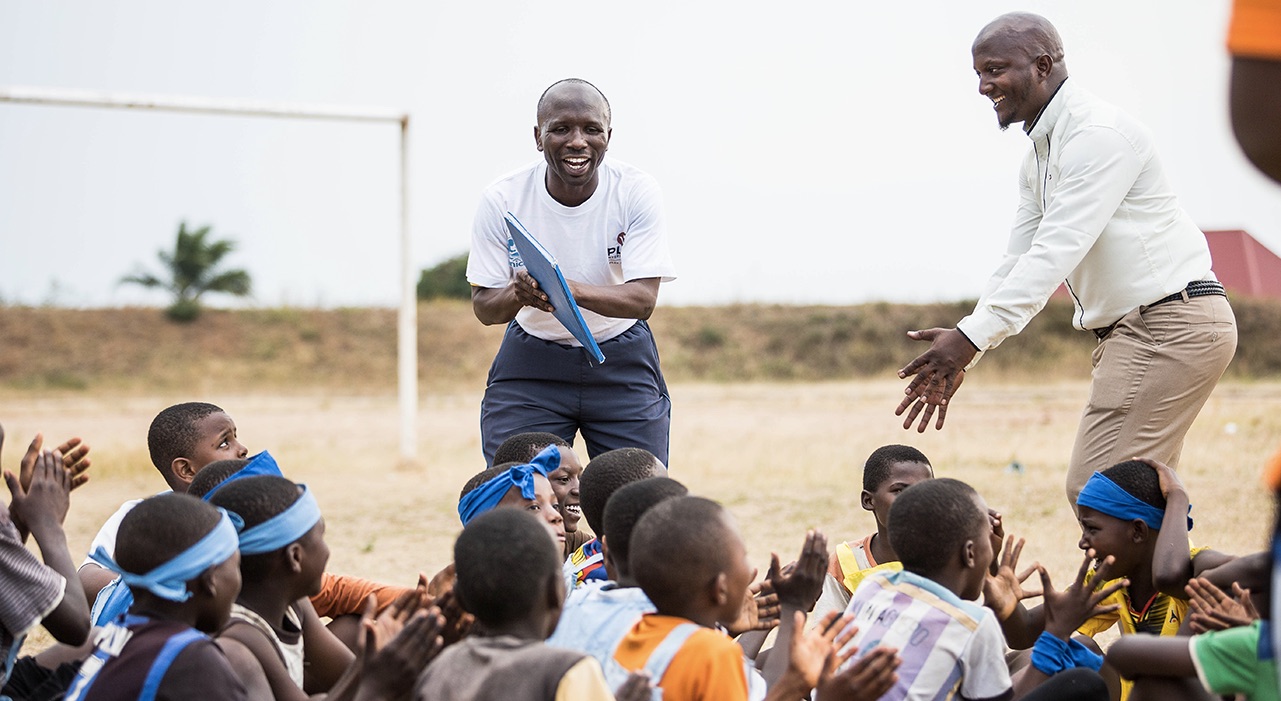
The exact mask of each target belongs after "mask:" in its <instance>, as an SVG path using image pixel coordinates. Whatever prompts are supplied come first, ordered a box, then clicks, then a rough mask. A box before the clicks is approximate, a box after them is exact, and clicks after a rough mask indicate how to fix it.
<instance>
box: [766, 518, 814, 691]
mask: <svg viewBox="0 0 1281 701" xmlns="http://www.w3.org/2000/svg"><path fill="white" fill-rule="evenodd" d="M827 558H828V552H827V537H826V536H824V535H823V534H822V533H820V532H818V531H813V530H812V531H809V532H808V533H806V534H805V544H804V545H803V546H802V547H801V556H800V558H799V559H798V560H797V561H796V564H795V566H793V567H792V568H791V570H790V571H787V572H784V571H783V570H781V569H780V568H779V566H778V555H773V557H772V560H771V562H770V570H769V575H768V576H767V579H768V580H769V582H770V586H771V587H773V589H774V593H775V594H776V595H778V602H779V605H780V607H781V608H782V612H781V616H780V622H779V627H778V637H776V638H775V642H774V647H775V649H777V650H788V649H790V646H791V641H792V637H793V636H798V635H800V634H801V631H802V630H804V628H805V614H806V613H807V612H808V611H809V610H810V609H812V608H814V602H815V601H818V596H819V594H821V593H822V591H823V578H824V577H826V576H827ZM797 613H799V614H800V620H801V626H800V627H799V628H797V627H795V626H794V625H793V624H794V623H795V621H796V619H797V616H796V615H795V614H797ZM787 666H788V659H787V658H786V657H785V656H784V655H781V654H778V655H775V654H773V653H771V654H770V656H769V659H767V660H766V661H765V667H764V669H762V670H761V675H762V676H764V677H765V683H766V684H768V685H771V686H772V685H773V684H774V683H775V682H777V681H778V680H779V679H780V678H782V676H783V674H784V672H786V671H787Z"/></svg>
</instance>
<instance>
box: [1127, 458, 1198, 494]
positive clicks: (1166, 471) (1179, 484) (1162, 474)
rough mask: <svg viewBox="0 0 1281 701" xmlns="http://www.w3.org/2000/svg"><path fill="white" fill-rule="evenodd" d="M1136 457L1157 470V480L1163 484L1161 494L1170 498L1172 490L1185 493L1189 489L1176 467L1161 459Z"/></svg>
mask: <svg viewBox="0 0 1281 701" xmlns="http://www.w3.org/2000/svg"><path fill="white" fill-rule="evenodd" d="M1134 459H1135V460H1138V461H1139V462H1141V463H1143V464H1144V465H1147V466H1148V467H1150V468H1152V469H1153V470H1156V476H1157V480H1158V481H1159V482H1160V484H1161V496H1163V497H1166V498H1169V496H1170V492H1172V491H1176V490H1177V491H1180V492H1185V493H1186V492H1187V491H1188V490H1187V488H1185V487H1184V486H1183V480H1181V479H1179V473H1177V472H1175V471H1174V468H1172V467H1170V466H1169V465H1166V464H1165V463H1163V462H1161V461H1160V460H1153V459H1152V458H1134Z"/></svg>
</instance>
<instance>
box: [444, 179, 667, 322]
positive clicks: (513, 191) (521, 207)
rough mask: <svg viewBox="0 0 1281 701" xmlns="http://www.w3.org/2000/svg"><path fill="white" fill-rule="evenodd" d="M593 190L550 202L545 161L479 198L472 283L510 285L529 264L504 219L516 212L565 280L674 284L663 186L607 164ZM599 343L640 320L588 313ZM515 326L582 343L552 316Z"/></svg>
mask: <svg viewBox="0 0 1281 701" xmlns="http://www.w3.org/2000/svg"><path fill="white" fill-rule="evenodd" d="M597 172H598V174H599V176H600V183H599V185H597V187H596V192H594V193H593V194H592V196H591V197H590V198H588V199H587V201H586V202H584V203H582V204H580V205H578V206H577V207H566V206H565V205H563V204H561V203H559V202H557V201H556V200H554V199H552V196H551V195H549V194H548V193H547V185H546V182H545V178H546V174H547V162H546V161H544V160H539V161H537V162H535V163H532V164H530V165H528V166H525V167H524V168H521V169H520V170H518V171H515V172H513V173H510V174H508V175H505V176H503V177H501V178H499V179H498V180H496V181H495V182H494V183H493V184H491V185H490V186H489V187H488V188H486V189H485V193H484V195H483V196H482V197H481V201H480V206H479V207H478V208H477V210H476V219H475V222H474V224H473V226H472V242H471V254H470V256H468V259H467V281H468V282H470V283H471V284H472V285H475V286H477V287H488V288H501V287H506V286H507V285H508V284H509V283H510V282H511V281H512V280H513V279H514V278H515V276H516V273H515V271H516V270H517V269H523V268H524V264H523V263H522V261H521V259H520V254H519V253H517V252H516V246H515V244H514V243H512V240H511V236H510V235H509V234H508V232H507V224H506V222H504V221H503V216H504V215H505V214H506V213H507V212H511V213H512V214H514V215H516V218H517V219H519V220H520V223H521V224H523V225H524V226H525V229H526V230H528V231H529V233H530V234H533V236H534V238H535V239H537V240H538V242H539V243H541V244H542V245H543V247H544V248H546V249H547V250H548V251H550V252H551V254H552V255H553V256H555V257H556V261H557V263H558V264H559V265H560V269H561V273H562V274H563V275H564V276H565V278H566V279H567V280H575V281H577V282H583V283H587V284H589V285H621V284H623V283H625V282H627V281H629V280H638V279H641V278H653V277H656V278H661V279H662V281H663V282H669V281H671V280H674V279H675V276H676V270H675V267H674V266H673V265H672V256H671V252H670V251H669V250H668V247H667V229H666V226H665V223H664V219H663V208H662V195H661V193H660V192H659V189H658V184H657V183H656V182H654V179H653V178H651V177H650V176H648V175H646V174H645V173H644V172H642V171H640V170H638V169H636V168H634V167H632V166H629V165H627V164H625V163H620V162H618V161H617V160H613V159H609V160H606V161H604V162H602V163H601V164H600V168H599V170H598V171H597ZM582 313H583V319H584V321H586V322H587V326H588V327H589V328H590V329H591V330H592V335H593V336H594V337H595V338H596V340H597V342H602V341H607V340H609V339H611V338H613V337H615V336H617V335H619V334H621V333H622V332H624V331H626V330H627V329H629V328H631V327H632V325H633V324H635V323H636V320H635V319H615V318H611V317H605V316H601V315H600V314H597V313H595V312H593V311H590V310H587V309H583V310H582ZM516 323H518V324H520V326H521V328H523V329H524V330H525V331H526V332H527V333H528V334H530V335H531V336H535V337H537V338H541V339H543V340H545V341H553V342H555V343H561V344H565V345H571V346H578V345H581V344H579V343H578V341H576V340H574V337H573V336H572V335H571V334H570V333H569V331H568V330H566V329H565V327H564V326H562V325H561V323H560V322H559V321H557V320H556V318H555V317H554V316H552V315H551V314H549V313H547V312H543V311H539V310H537V309H534V308H532V307H522V308H521V310H520V311H519V312H517V313H516Z"/></svg>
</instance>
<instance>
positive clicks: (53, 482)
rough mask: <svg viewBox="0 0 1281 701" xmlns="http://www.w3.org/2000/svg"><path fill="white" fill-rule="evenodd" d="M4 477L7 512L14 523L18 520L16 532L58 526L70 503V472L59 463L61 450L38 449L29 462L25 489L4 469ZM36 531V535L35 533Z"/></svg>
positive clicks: (65, 515) (16, 478)
mask: <svg viewBox="0 0 1281 701" xmlns="http://www.w3.org/2000/svg"><path fill="white" fill-rule="evenodd" d="M4 481H5V484H7V485H8V486H9V493H10V494H11V495H12V501H10V502H9V511H10V516H11V518H12V519H13V522H14V525H19V524H20V525H19V529H18V530H19V532H20V533H23V534H24V535H25V533H26V532H28V531H30V530H35V529H40V528H47V527H57V528H61V527H62V521H63V519H65V518H66V517H67V509H68V507H70V505H71V498H70V494H71V476H70V475H69V474H68V473H67V471H66V470H65V469H63V467H62V454H61V453H59V452H58V451H56V450H53V451H50V450H46V451H44V452H42V453H40V455H39V456H38V457H37V458H36V460H35V461H34V463H33V466H32V479H31V485H30V488H29V489H28V488H24V487H23V485H22V481H21V479H20V478H19V477H18V476H17V475H14V474H13V473H12V472H9V471H8V470H6V471H5V473H4ZM36 535H37V537H39V533H37V534H36Z"/></svg>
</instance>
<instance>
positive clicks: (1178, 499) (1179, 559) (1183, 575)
mask: <svg viewBox="0 0 1281 701" xmlns="http://www.w3.org/2000/svg"><path fill="white" fill-rule="evenodd" d="M1139 462H1142V463H1144V464H1146V465H1147V466H1148V467H1150V468H1152V469H1153V470H1155V471H1156V474H1157V479H1159V480H1160V483H1161V495H1162V496H1164V497H1165V516H1164V518H1162V519H1161V530H1160V532H1159V533H1157V538H1156V550H1155V551H1153V553H1152V583H1153V584H1155V585H1156V588H1157V589H1158V590H1160V591H1161V592H1162V593H1164V594H1168V595H1170V596H1175V597H1178V598H1180V599H1182V598H1185V597H1186V596H1187V594H1186V593H1184V591H1183V588H1184V587H1186V586H1187V584H1188V580H1190V579H1192V577H1193V574H1194V571H1193V568H1192V558H1191V557H1189V556H1188V551H1189V550H1190V549H1191V546H1190V545H1189V543H1188V509H1189V501H1188V492H1187V489H1185V488H1184V487H1183V481H1182V480H1180V479H1179V474H1178V473H1177V472H1175V471H1174V470H1173V469H1172V468H1171V467H1170V466H1168V465H1166V464H1164V463H1162V462H1159V461H1156V460H1151V459H1148V458H1139Z"/></svg>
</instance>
